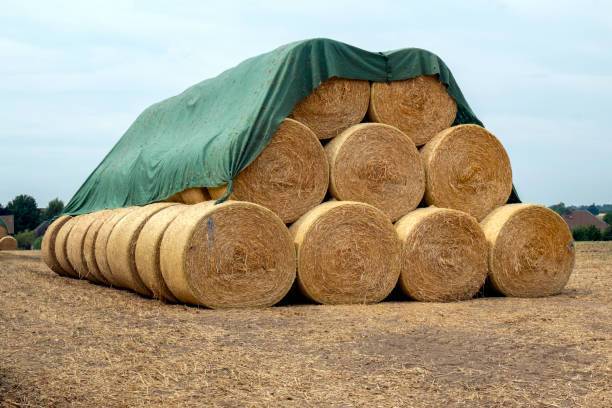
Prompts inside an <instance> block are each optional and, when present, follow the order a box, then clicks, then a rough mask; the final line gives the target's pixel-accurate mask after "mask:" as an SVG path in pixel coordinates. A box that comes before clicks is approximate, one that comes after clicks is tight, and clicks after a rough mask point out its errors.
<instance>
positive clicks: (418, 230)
mask: <svg viewBox="0 0 612 408" xmlns="http://www.w3.org/2000/svg"><path fill="white" fill-rule="evenodd" d="M395 229H396V231H397V234H398V236H399V237H400V240H401V241H402V269H401V274H400V278H399V283H400V287H401V288H402V290H403V291H404V293H406V294H407V295H408V296H410V297H411V298H413V299H416V300H421V301H426V302H450V301H457V300H467V299H471V298H472V297H473V296H474V295H475V294H476V293H477V292H478V290H479V289H480V288H481V287H482V285H483V284H484V282H485V279H486V277H487V256H488V245H487V240H486V239H485V236H484V233H483V232H482V230H481V228H480V225H479V224H478V221H476V219H475V218H474V217H472V216H471V215H469V214H466V213H464V212H461V211H457V210H451V209H446V208H436V207H428V208H420V209H417V210H415V211H413V212H411V213H410V214H407V215H405V216H404V217H402V218H401V219H400V220H399V221H398V222H397V223H396V224H395Z"/></svg>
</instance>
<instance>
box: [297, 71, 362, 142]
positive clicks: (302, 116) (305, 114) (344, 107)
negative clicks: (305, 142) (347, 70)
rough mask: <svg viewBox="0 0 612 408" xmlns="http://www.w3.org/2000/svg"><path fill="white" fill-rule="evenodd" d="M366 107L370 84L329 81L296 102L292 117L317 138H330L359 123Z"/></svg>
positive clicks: (352, 81)
mask: <svg viewBox="0 0 612 408" xmlns="http://www.w3.org/2000/svg"><path fill="white" fill-rule="evenodd" d="M369 104H370V83H369V81H361V80H358V79H345V78H331V79H328V80H327V81H325V82H323V83H322V84H321V85H319V87H317V88H316V89H315V90H314V91H313V92H312V93H311V94H310V95H308V96H307V97H306V98H304V99H303V100H302V101H301V102H299V103H298V104H297V105H296V106H295V108H294V109H293V113H292V114H291V117H292V118H294V119H295V120H297V121H299V122H301V123H303V124H304V125H306V126H308V127H309V128H310V129H311V130H312V131H313V132H314V133H315V135H317V137H318V138H319V139H329V138H332V137H335V136H337V135H339V134H340V133H342V132H343V131H344V130H345V129H347V128H349V127H350V126H352V125H355V124H357V123H359V122H361V121H362V120H363V118H364V116H365V114H366V112H367V111H368V105H369Z"/></svg>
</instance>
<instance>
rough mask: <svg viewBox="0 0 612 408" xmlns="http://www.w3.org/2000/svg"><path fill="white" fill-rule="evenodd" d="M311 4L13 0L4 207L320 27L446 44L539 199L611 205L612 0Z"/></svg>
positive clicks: (343, 34)
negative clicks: (155, 108)
mask: <svg viewBox="0 0 612 408" xmlns="http://www.w3.org/2000/svg"><path fill="white" fill-rule="evenodd" d="M217 3H222V4H217ZM239 3H240V4H239ZM297 3H298V2H291V1H274V2H271V1H270V2H266V1H253V2H246V1H245V2H237V1H236V2H228V1H225V2H215V3H212V2H210V3H209V2H203V1H172V2H170V1H166V2H162V1H151V0H146V1H109V0H104V1H93V0H88V1H53V2H51V1H27V0H19V1H7V0H2V1H1V2H0V5H1V7H0V151H1V152H2V156H1V158H0V203H2V204H4V205H6V203H7V202H8V201H9V200H11V199H12V198H13V197H14V196H15V195H17V194H21V193H26V194H31V195H33V196H34V197H35V198H36V200H37V201H38V203H39V206H46V204H47V203H48V201H49V200H50V199H52V198H54V197H59V198H61V199H62V200H64V202H68V200H69V199H70V198H71V197H72V195H73V194H74V193H75V192H76V190H77V189H78V188H79V186H80V185H81V184H82V183H83V182H84V180H85V179H86V177H87V176H88V175H89V174H90V173H91V171H92V170H93V169H94V168H95V167H96V166H97V164H98V163H99V162H100V161H101V160H102V158H103V157H104V156H105V155H106V153H108V151H109V150H110V149H111V147H112V146H113V145H114V144H115V143H116V142H117V140H118V139H119V138H120V137H121V135H122V134H123V132H124V131H125V130H126V129H127V128H128V126H129V125H130V124H131V123H132V121H133V120H134V119H135V118H136V116H137V115H138V114H139V113H140V112H141V111H142V110H144V109H145V108H146V107H147V106H149V105H151V104H152V103H154V102H157V101H160V100H162V99H165V98H167V97H169V96H172V95H175V94H177V93H180V92H181V91H183V90H184V89H185V88H187V87H189V86H190V85H193V84H194V83H196V82H199V81H201V80H203V79H206V78H209V77H212V76H215V75H217V74H218V73H220V72H221V71H223V70H225V69H227V68H229V67H231V66H233V65H235V64H237V63H239V62H240V61H242V60H244V59H246V58H248V57H250V56H253V55H257V54H260V53H262V52H265V51H268V50H270V49H273V48H276V47H277V46H279V45H282V44H284V43H287V42H291V41H295V40H300V39H305V38H312V37H329V38H333V39H337V40H340V41H344V42H347V43H349V44H352V45H355V46H358V47H361V48H364V49H367V50H370V51H383V50H391V49H397V48H404V47H419V48H426V49H429V50H431V51H433V52H435V53H436V54H438V55H439V56H441V57H442V58H443V59H444V60H445V61H446V63H447V64H448V66H449V67H450V68H451V70H452V71H453V73H454V75H455V78H456V79H457V81H458V83H459V85H460V86H461V88H462V90H463V93H464V95H465V96H466V98H467V100H468V102H469V103H470V105H471V106H472V108H473V110H474V111H475V113H476V114H477V115H478V116H479V118H480V119H481V120H482V121H483V122H484V123H485V125H486V126H487V128H489V129H490V130H491V131H492V132H493V133H494V134H496V135H497V136H498V137H499V138H500V140H501V141H502V143H504V145H505V146H506V149H507V150H508V152H509V155H510V159H511V162H512V167H513V171H514V180H515V184H516V186H517V189H518V192H519V195H520V196H521V198H522V199H523V200H524V201H529V202H538V203H543V204H553V203H556V202H559V201H564V202H565V203H572V204H584V203H591V202H597V203H603V202H607V203H609V202H612V131H611V128H612V125H611V123H612V2H608V1H576V2H566V1H559V0H557V1H529V0H525V1H522V0H520V1H518V0H517V1H514V0H507V1H471V2H469V1H465V2H451V1H428V2H414V4H413V5H407V4H408V3H409V2H399V1H398V2H391V1H381V0H379V1H376V2H372V1H367V2H362V4H361V5H358V4H357V3H358V2H355V1H337V2H334V1H331V0H326V1H314V0H310V1H308V2H299V3H300V4H302V5H298V4H297ZM536 3H537V4H536Z"/></svg>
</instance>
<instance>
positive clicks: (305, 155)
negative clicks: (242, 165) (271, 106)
mask: <svg viewBox="0 0 612 408" xmlns="http://www.w3.org/2000/svg"><path fill="white" fill-rule="evenodd" d="M328 185H329V165H328V163H327V157H326V156H325V151H324V150H323V147H322V146H321V143H320V142H319V141H318V140H317V138H316V136H315V135H314V133H312V131H311V130H310V129H308V128H307V127H306V126H304V125H303V124H301V123H299V122H297V121H295V120H292V119H285V120H284V121H283V123H282V124H281V126H280V127H279V129H278V130H277V131H276V133H275V134H274V136H273V137H272V140H271V141H270V144H269V145H268V146H267V147H266V148H265V149H264V151H263V152H262V153H261V154H260V155H259V156H258V157H257V159H255V161H253V163H251V164H250V165H249V166H248V167H247V168H246V169H244V170H243V171H242V172H241V173H240V174H239V175H238V176H237V177H236V178H235V179H234V190H233V194H232V195H231V198H232V199H233V200H240V201H249V202H252V203H256V204H260V205H263V206H264V207H266V208H269V209H270V210H272V211H273V212H274V213H275V214H276V215H278V216H279V217H280V218H281V219H282V220H283V222H285V223H290V222H293V221H295V220H297V219H298V218H299V217H300V216H301V215H302V214H304V213H305V212H306V211H308V210H309V209H311V208H312V207H314V206H316V205H317V204H319V203H321V201H323V199H324V198H325V194H326V193H327V187H328ZM208 191H209V192H210V195H211V197H212V198H213V199H218V198H220V197H221V196H223V195H224V194H225V186H224V187H217V188H209V189H208Z"/></svg>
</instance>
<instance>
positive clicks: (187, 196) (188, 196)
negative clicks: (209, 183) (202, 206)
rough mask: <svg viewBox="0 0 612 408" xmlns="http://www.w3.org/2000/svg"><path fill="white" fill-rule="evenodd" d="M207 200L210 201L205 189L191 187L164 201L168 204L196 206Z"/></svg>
mask: <svg viewBox="0 0 612 408" xmlns="http://www.w3.org/2000/svg"><path fill="white" fill-rule="evenodd" d="M208 200H210V194H209V193H208V190H207V189H206V188H200V187H193V188H188V189H186V190H183V191H180V192H178V193H176V194H173V195H172V196H170V197H168V198H167V199H166V200H164V201H165V202H168V203H180V204H197V203H202V202H204V201H208Z"/></svg>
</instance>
